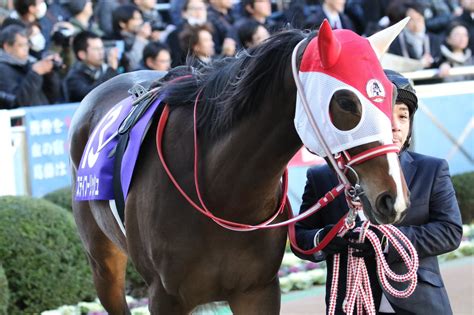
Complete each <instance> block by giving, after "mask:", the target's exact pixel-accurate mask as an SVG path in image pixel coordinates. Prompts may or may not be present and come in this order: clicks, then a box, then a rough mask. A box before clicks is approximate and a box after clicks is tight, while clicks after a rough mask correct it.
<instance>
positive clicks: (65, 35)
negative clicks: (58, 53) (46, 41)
mask: <svg viewBox="0 0 474 315" xmlns="http://www.w3.org/2000/svg"><path fill="white" fill-rule="evenodd" d="M73 34H74V31H72V30H70V29H69V28H66V27H60V28H58V29H57V31H55V32H54V33H53V35H51V40H52V41H53V43H54V44H55V45H57V46H61V47H69V45H70V44H71V37H72V35H73Z"/></svg>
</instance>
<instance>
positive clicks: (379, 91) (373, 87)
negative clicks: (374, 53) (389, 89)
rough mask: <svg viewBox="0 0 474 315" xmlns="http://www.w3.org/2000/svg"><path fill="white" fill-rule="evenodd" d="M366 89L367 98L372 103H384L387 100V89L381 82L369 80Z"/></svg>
mask: <svg viewBox="0 0 474 315" xmlns="http://www.w3.org/2000/svg"><path fill="white" fill-rule="evenodd" d="M365 89H366V92H367V96H368V97H369V99H370V100H371V101H372V102H377V103H382V102H383V101H384V100H385V89H384V87H383V84H382V83H381V82H380V81H379V80H377V79H372V80H369V82H367V85H366V87H365Z"/></svg>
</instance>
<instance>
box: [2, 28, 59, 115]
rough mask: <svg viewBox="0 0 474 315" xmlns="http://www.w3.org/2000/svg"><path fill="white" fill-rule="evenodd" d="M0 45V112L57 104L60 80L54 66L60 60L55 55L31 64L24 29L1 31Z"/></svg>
mask: <svg viewBox="0 0 474 315" xmlns="http://www.w3.org/2000/svg"><path fill="white" fill-rule="evenodd" d="M0 45H1V48H2V49H1V50H0V73H1V74H2V76H1V77H0V91H2V92H3V93H2V95H0V109H10V108H16V107H20V106H32V105H47V104H52V103H55V102H57V101H58V100H59V97H60V94H61V93H60V79H59V75H58V73H57V72H56V71H55V64H57V63H61V59H60V58H59V56H58V55H57V54H52V55H49V56H47V57H45V58H43V59H41V60H39V61H36V62H31V61H30V60H29V58H28V50H29V45H28V38H27V34H26V29H25V28H24V27H22V26H19V25H9V26H7V27H5V28H3V29H2V31H1V32H0Z"/></svg>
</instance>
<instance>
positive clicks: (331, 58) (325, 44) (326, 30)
mask: <svg viewBox="0 0 474 315" xmlns="http://www.w3.org/2000/svg"><path fill="white" fill-rule="evenodd" d="M318 47H319V56H320V58H321V66H322V67H323V68H324V69H327V68H331V67H332V66H334V65H335V64H336V62H337V60H338V59H339V55H340V54H341V43H340V42H339V41H338V40H337V38H336V37H335V36H334V33H333V31H332V29H331V25H329V22H328V20H327V19H324V21H323V23H322V24H321V27H320V28H319V34H318Z"/></svg>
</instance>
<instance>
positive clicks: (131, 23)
mask: <svg viewBox="0 0 474 315" xmlns="http://www.w3.org/2000/svg"><path fill="white" fill-rule="evenodd" d="M142 24H143V18H142V14H141V13H140V11H135V12H133V16H132V18H131V19H130V20H128V21H127V23H126V24H125V27H124V30H125V31H127V32H130V33H133V34H136V33H137V32H138V30H139V29H140V27H141V26H142Z"/></svg>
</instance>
